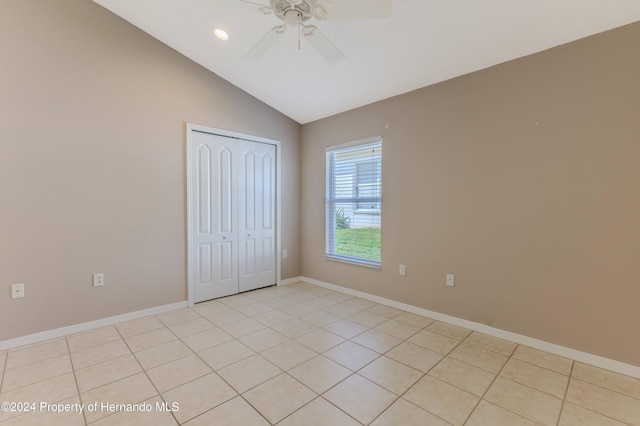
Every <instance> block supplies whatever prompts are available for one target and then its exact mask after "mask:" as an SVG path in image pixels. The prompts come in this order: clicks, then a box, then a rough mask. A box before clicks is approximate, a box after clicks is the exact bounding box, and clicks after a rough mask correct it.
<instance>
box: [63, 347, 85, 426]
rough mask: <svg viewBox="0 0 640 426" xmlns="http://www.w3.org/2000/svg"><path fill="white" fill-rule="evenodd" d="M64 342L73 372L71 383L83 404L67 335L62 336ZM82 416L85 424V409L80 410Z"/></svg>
mask: <svg viewBox="0 0 640 426" xmlns="http://www.w3.org/2000/svg"><path fill="white" fill-rule="evenodd" d="M64 342H65V344H66V345H67V352H68V353H69V363H70V364H71V373H72V374H73V383H74V384H75V385H76V395H77V396H78V401H80V404H84V402H83V401H82V397H81V396H80V386H79V385H78V378H77V377H76V369H75V367H74V366H73V358H72V357H71V348H70V347H69V340H68V339H67V336H65V337H64ZM82 418H83V420H84V424H85V425H87V424H88V421H87V413H86V411H84V410H83V411H82Z"/></svg>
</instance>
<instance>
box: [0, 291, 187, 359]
mask: <svg viewBox="0 0 640 426" xmlns="http://www.w3.org/2000/svg"><path fill="white" fill-rule="evenodd" d="M186 307H187V302H186V301H184V302H177V303H171V304H169V305H163V306H156V307H153V308H148V309H143V310H141V311H135V312H129V313H126V314H121V315H116V316H113V317H109V318H103V319H99V320H95V321H89V322H83V323H81V324H75V325H70V326H68V327H61V328H56V329H54V330H47V331H42V332H40V333H35V334H29V335H27V336H21V337H16V338H15V339H8V340H3V341H0V351H2V350H5V349H11V348H15V347H18V346H24V345H31V344H33V343H39V342H43V341H45V340H50V339H55V338H58V337H62V336H66V335H69V334H74V333H80V332H82V331H89V330H93V329H96V328H100V327H106V326H108V325H114V324H118V323H121V322H125V321H131V320H134V319H138V318H142V317H146V316H149V315H157V314H161V313H163V312H168V311H173V310H176V309H181V308H186Z"/></svg>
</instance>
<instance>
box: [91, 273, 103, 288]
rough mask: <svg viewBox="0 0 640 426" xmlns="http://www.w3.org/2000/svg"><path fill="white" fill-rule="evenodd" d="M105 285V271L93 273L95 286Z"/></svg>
mask: <svg viewBox="0 0 640 426" xmlns="http://www.w3.org/2000/svg"><path fill="white" fill-rule="evenodd" d="M103 285H104V273H103V272H100V273H99V274H93V286H94V287H101V286H103Z"/></svg>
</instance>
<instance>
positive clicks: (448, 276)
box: [447, 274, 455, 287]
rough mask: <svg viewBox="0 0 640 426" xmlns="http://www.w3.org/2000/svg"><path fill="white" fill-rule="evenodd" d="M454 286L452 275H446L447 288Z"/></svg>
mask: <svg viewBox="0 0 640 426" xmlns="http://www.w3.org/2000/svg"><path fill="white" fill-rule="evenodd" d="M454 284H455V277H454V276H453V274H447V285H448V286H449V287H453V286H454Z"/></svg>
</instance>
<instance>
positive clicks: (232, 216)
mask: <svg viewBox="0 0 640 426" xmlns="http://www.w3.org/2000/svg"><path fill="white" fill-rule="evenodd" d="M192 136H193V141H194V144H193V148H194V149H193V151H192V155H193V156H195V158H193V159H192V164H193V165H195V168H193V169H192V176H191V178H192V180H195V182H193V181H192V185H191V188H192V197H191V199H192V206H191V210H192V218H191V219H192V225H191V229H192V234H193V235H192V247H191V250H192V256H191V258H192V261H193V262H194V265H191V267H192V277H191V278H192V281H193V285H192V289H193V292H194V294H193V300H194V302H201V301H204V300H209V299H213V298H216V297H222V296H228V295H230V294H235V293H237V292H238V229H237V227H238V219H237V216H238V201H237V198H238V197H237V195H236V194H237V193H238V182H237V178H236V177H235V176H237V175H238V164H237V163H238V161H237V159H236V154H235V153H234V149H235V147H234V146H233V142H234V140H233V139H231V138H226V137H223V136H217V135H212V134H208V133H199V132H193V135H192Z"/></svg>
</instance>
